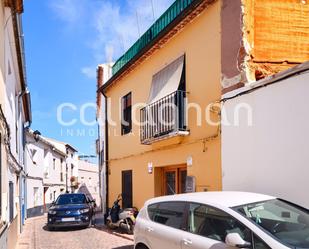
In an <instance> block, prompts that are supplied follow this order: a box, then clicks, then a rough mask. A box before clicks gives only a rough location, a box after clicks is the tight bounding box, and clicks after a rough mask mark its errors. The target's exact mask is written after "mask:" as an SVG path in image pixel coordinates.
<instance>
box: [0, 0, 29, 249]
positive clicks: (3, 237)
mask: <svg viewBox="0 0 309 249" xmlns="http://www.w3.org/2000/svg"><path fill="white" fill-rule="evenodd" d="M22 12H23V1H22V0H16V1H8V0H5V1H4V0H0V137H1V139H0V152H1V153H0V173H1V174H0V248H1V249H2V248H14V247H15V245H16V241H17V237H18V234H19V233H20V232H21V229H22V224H23V222H24V217H25V188H24V186H25V171H24V169H25V165H24V143H23V138H24V128H25V127H27V126H29V125H30V123H31V105H30V94H29V92H28V90H27V82H26V73H25V61H24V49H23V40H22V39H23V31H22V25H21V24H22V22H21V14H22Z"/></svg>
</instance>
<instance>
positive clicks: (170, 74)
mask: <svg viewBox="0 0 309 249" xmlns="http://www.w3.org/2000/svg"><path fill="white" fill-rule="evenodd" d="M183 66H184V55H183V56H181V57H179V58H178V59H176V60H175V61H173V62H172V63H170V64H169V65H167V66H166V67H165V68H163V69H162V70H161V71H159V72H158V73H156V74H155V75H154V76H153V77H152V84H151V89H150V94H149V98H148V104H151V103H154V102H156V101H158V100H159V99H161V98H163V97H165V96H167V95H169V94H171V93H173V92H175V91H177V90H178V87H179V84H180V80H181V75H182V70H183Z"/></svg>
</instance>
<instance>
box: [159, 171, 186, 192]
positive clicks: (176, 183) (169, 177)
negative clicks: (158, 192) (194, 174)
mask: <svg viewBox="0 0 309 249" xmlns="http://www.w3.org/2000/svg"><path fill="white" fill-rule="evenodd" d="M186 178H187V169H186V168H185V167H174V168H165V169H164V173H163V195H174V194H181V193H185V189H186Z"/></svg>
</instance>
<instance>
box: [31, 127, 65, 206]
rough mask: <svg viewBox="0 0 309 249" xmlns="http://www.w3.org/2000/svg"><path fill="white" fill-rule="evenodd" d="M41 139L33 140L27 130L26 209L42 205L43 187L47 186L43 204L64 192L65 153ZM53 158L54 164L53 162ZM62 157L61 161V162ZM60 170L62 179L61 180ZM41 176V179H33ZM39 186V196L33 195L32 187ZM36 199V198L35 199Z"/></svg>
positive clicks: (50, 201) (48, 202)
mask: <svg viewBox="0 0 309 249" xmlns="http://www.w3.org/2000/svg"><path fill="white" fill-rule="evenodd" d="M42 139H43V140H39V141H35V140H34V139H33V136H32V135H29V133H28V132H27V145H26V165H27V174H28V179H27V209H30V208H33V207H35V206H34V204H35V203H36V204H37V206H42V205H44V187H46V188H48V189H47V191H46V193H45V204H50V203H52V202H53V201H54V192H55V199H56V198H57V197H58V196H59V195H60V194H61V192H65V160H66V155H65V154H60V153H59V152H57V151H56V150H55V149H53V148H54V147H53V145H51V144H50V143H49V142H47V143H46V142H44V141H46V140H44V138H42ZM54 159H55V164H54ZM61 159H62V163H61ZM61 170H62V173H63V181H61ZM33 178H41V179H42V180H41V181H40V180H38V179H33ZM35 187H38V188H39V194H38V195H39V196H36V198H35V195H34V188H35ZM35 199H37V200H35Z"/></svg>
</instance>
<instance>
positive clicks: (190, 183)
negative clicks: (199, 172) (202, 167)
mask: <svg viewBox="0 0 309 249" xmlns="http://www.w3.org/2000/svg"><path fill="white" fill-rule="evenodd" d="M195 182H196V180H195V176H187V178H186V193H193V192H195V191H196V183H195Z"/></svg>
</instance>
